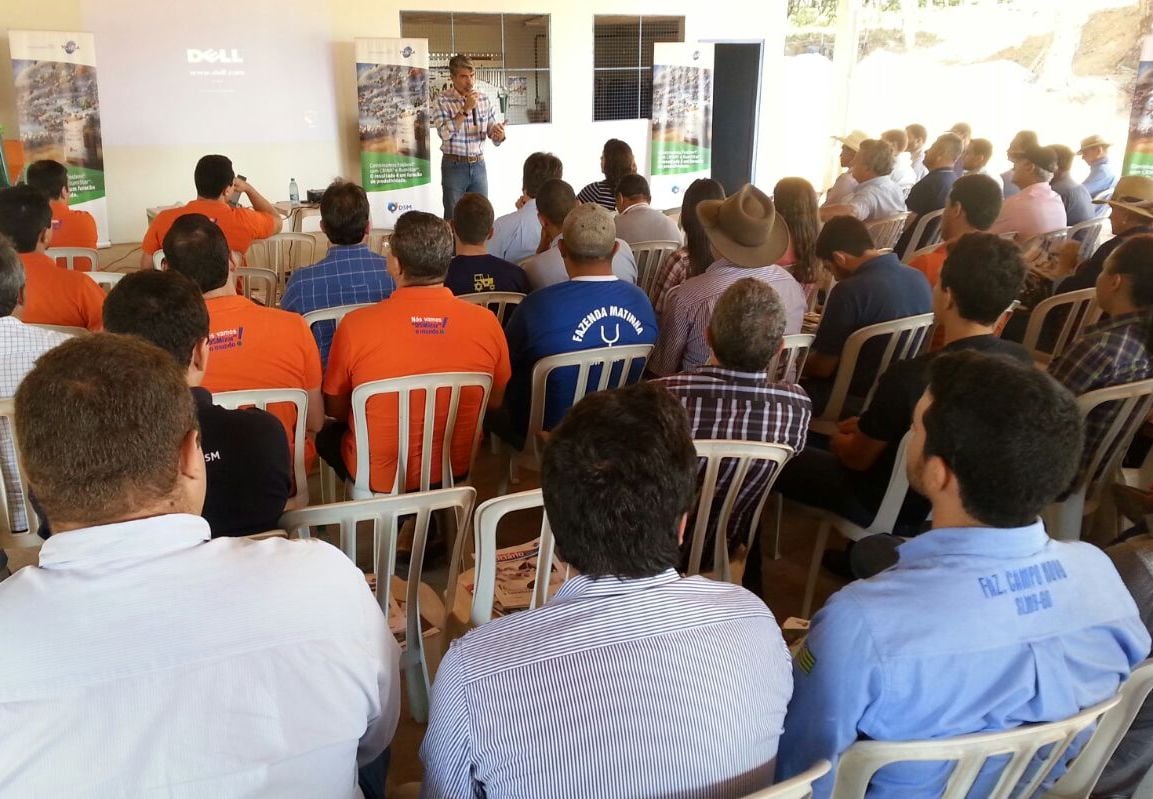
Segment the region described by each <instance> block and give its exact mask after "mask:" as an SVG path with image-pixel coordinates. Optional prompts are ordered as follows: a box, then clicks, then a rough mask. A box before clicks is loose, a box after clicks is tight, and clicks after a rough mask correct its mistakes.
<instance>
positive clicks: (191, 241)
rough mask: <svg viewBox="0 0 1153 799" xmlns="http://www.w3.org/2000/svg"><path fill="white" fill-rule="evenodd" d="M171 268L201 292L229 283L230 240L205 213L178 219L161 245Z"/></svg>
mask: <svg viewBox="0 0 1153 799" xmlns="http://www.w3.org/2000/svg"><path fill="white" fill-rule="evenodd" d="M161 248H162V249H163V250H164V258H165V260H167V261H168V268H169V269H171V270H173V271H174V272H179V273H180V274H182V275H185V276H186V277H188V278H191V280H192V282H193V283H195V284H196V285H197V286H198V287H199V288H200V291H201V292H209V291H212V290H213V289H218V288H220V287H221V286H223V285H224V284H225V283H227V282H228V258H229V251H228V241H227V240H226V239H225V238H224V231H222V230H221V229H220V228H219V227H218V226H217V224H216V223H215V222H213V221H212V220H211V219H209V218H208V217H206V216H205V215H204V214H184V215H182V216H178V217H177V218H176V221H175V222H173V223H172V227H171V228H169V229H168V232H167V233H166V234H165V235H164V242H163V243H162V244H161Z"/></svg>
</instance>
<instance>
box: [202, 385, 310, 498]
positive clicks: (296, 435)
mask: <svg viewBox="0 0 1153 799" xmlns="http://www.w3.org/2000/svg"><path fill="white" fill-rule="evenodd" d="M212 401H213V402H214V403H216V404H217V405H219V406H220V407H222V408H231V409H233V410H235V409H236V408H248V407H253V408H259V409H260V410H262V411H266V410H268V406H269V405H275V404H276V403H278V402H291V403H292V404H293V405H295V406H296V427H295V428H294V430H293V436H292V440H293V452H292V453H291V455H292V475H293V481H294V482H295V483H296V493H294V494H293V495H292V496H290V497H289V498H288V503H287V504H286V505H285V507H287V508H303V507H305V506H306V505H308V470H307V469H306V468H305V465H304V444H305V440H306V439H305V435H306V433H305V423H306V422H307V421H308V392H307V391H305V390H304V389H302V388H254V389H248V390H244V391H218V392H217V393H215V394H213V395H212Z"/></svg>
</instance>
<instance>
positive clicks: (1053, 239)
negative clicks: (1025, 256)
mask: <svg viewBox="0 0 1153 799" xmlns="http://www.w3.org/2000/svg"><path fill="white" fill-rule="evenodd" d="M1069 231H1070V228H1067V227H1059V228H1057V229H1056V230H1050V231H1048V232H1047V233H1041V234H1039V235H1037V236H1034V237H1033V238H1031V239H1028V240H1027V241H1025V242H1022V246H1021V249H1022V250H1029V249H1035V248H1041V249H1044V250H1045V251H1046V252H1056V248H1057V247H1058V246H1059V245H1061V244H1064V243H1065V242H1066V241H1068V240H1069Z"/></svg>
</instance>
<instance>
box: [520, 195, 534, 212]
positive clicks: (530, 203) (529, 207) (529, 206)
mask: <svg viewBox="0 0 1153 799" xmlns="http://www.w3.org/2000/svg"><path fill="white" fill-rule="evenodd" d="M520 212H521V213H522V214H532V215H533V216H536V197H530V198H528V199H527V200H525V201H524V205H522V206H521V207H520Z"/></svg>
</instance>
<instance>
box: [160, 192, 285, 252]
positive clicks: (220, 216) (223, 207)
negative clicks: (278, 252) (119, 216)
mask: <svg viewBox="0 0 1153 799" xmlns="http://www.w3.org/2000/svg"><path fill="white" fill-rule="evenodd" d="M185 214H204V215H205V216H206V217H208V218H209V219H211V220H212V221H213V222H215V223H216V224H217V226H219V227H220V229H221V230H222V231H224V238H225V240H226V241H227V242H228V249H230V250H234V251H235V252H238V253H241V254H244V253H246V252H248V248H249V247H251V246H252V241H253V239H266V238H268V237H269V236H271V235H272V232H273V231H274V230H275V229H276V220H275V219H273V218H272V217H271V216H270V215H268V214H262V213H260V212H259V211H253V210H252V209H251V208H233V207H232V206H231V205H229V204H228V203H225V202H221V201H220V200H204V199H196V200H193V201H192V202H190V203H186V204H185V205H183V206H182V207H180V208H169V209H168V210H166V211H161V212H160V213H159V214H157V215H156V218H155V219H153V220H152V224H151V225H149V226H148V232H146V233H145V234H144V241H143V242H141V244H140V248H141V249H142V250H144V252H146V253H147V254H148V255H151V254H152V253H154V252H156V251H157V250H160V249H163V248H164V237H165V236H166V235H168V230H169V229H170V228H171V227H172V223H173V222H175V221H176V220H177V219H178V218H179V217H182V216H184V215H185Z"/></svg>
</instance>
